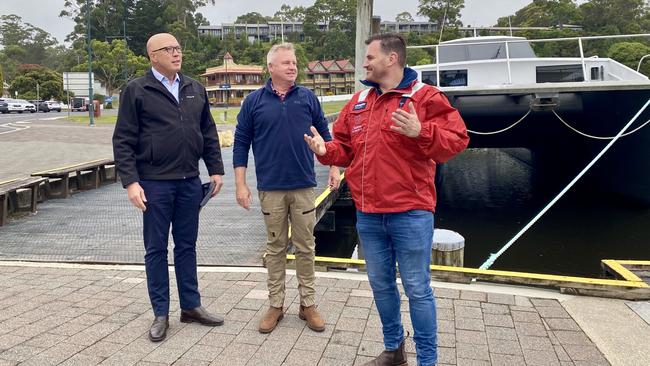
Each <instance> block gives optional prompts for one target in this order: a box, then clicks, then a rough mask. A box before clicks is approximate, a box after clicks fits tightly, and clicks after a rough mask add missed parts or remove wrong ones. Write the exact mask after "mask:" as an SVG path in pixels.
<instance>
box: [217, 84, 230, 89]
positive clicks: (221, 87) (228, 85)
mask: <svg viewBox="0 0 650 366" xmlns="http://www.w3.org/2000/svg"><path fill="white" fill-rule="evenodd" d="M219 89H230V84H221V85H219Z"/></svg>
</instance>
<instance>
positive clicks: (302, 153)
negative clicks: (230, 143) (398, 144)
mask: <svg viewBox="0 0 650 366" xmlns="http://www.w3.org/2000/svg"><path fill="white" fill-rule="evenodd" d="M267 64H268V69H269V73H270V74H271V78H270V79H269V80H268V81H267V83H266V86H264V87H263V88H261V89H258V90H256V91H255V92H253V93H251V94H250V95H249V96H247V97H246V99H245V100H244V104H243V105H242V108H241V111H240V112H239V115H238V116H237V129H236V131H235V145H234V147H233V165H234V168H235V184H236V186H237V187H236V188H237V193H236V194H237V203H239V205H240V206H242V207H243V208H245V209H246V210H248V209H250V205H251V201H252V195H251V191H250V189H249V188H248V185H247V184H246V167H247V165H248V151H249V149H250V146H251V144H252V145H253V155H254V157H255V173H256V175H257V190H258V192H259V198H260V204H261V207H262V213H263V214H264V222H265V224H266V233H267V242H266V244H267V245H266V267H267V269H268V280H267V285H268V289H269V301H270V307H269V309H268V311H267V312H266V314H265V315H264V317H263V318H262V320H261V322H260V326H259V331H260V332H262V333H270V332H271V331H273V329H275V327H276V325H277V324H278V322H279V321H280V320H281V319H282V317H283V315H284V311H283V306H284V296H285V268H286V261H287V245H288V243H289V235H288V231H289V223H288V222H289V221H291V242H292V244H293V245H294V247H295V248H296V275H297V277H298V292H299V293H300V310H299V313H298V315H299V317H300V318H301V319H303V320H306V321H307V326H308V327H309V328H310V329H312V330H314V331H317V332H322V331H323V330H325V322H324V321H323V319H322V317H321V316H320V314H319V313H318V311H317V310H316V305H315V302H314V294H315V290H314V277H315V275H314V253H315V246H316V245H315V241H314V235H313V230H314V225H315V223H316V212H315V211H316V208H315V207H314V187H316V176H315V174H314V154H313V153H312V151H311V150H310V149H309V147H308V146H307V145H306V144H305V143H304V140H303V134H305V133H309V128H310V127H311V126H314V127H315V128H316V130H318V132H319V133H320V134H321V135H322V136H323V138H324V139H325V140H331V136H330V133H329V130H328V129H327V121H326V120H325V118H324V116H323V110H322V109H321V106H320V103H319V102H318V98H316V96H315V95H314V93H313V92H312V91H310V90H309V89H307V88H304V87H301V86H298V85H296V83H295V82H296V77H297V75H298V68H297V64H296V55H295V51H294V48H293V45H292V44H291V43H283V44H278V45H274V46H273V47H272V48H271V50H270V51H269V53H268V55H267ZM339 182H340V176H339V170H338V168H337V167H332V168H331V169H330V173H329V182H328V184H329V186H330V188H331V189H336V188H338V185H339Z"/></svg>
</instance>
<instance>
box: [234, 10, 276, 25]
mask: <svg viewBox="0 0 650 366" xmlns="http://www.w3.org/2000/svg"><path fill="white" fill-rule="evenodd" d="M269 20H272V18H271V17H265V16H264V15H262V14H260V13H258V12H256V11H252V12H250V13H246V14H244V15H240V16H238V17H237V19H235V23H237V24H266V23H268V21H269Z"/></svg>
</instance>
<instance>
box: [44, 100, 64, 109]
mask: <svg viewBox="0 0 650 366" xmlns="http://www.w3.org/2000/svg"><path fill="white" fill-rule="evenodd" d="M45 104H47V106H48V108H49V110H51V111H57V112H61V103H59V102H57V101H56V100H48V101H46V102H45Z"/></svg>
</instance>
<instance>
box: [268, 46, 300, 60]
mask: <svg viewBox="0 0 650 366" xmlns="http://www.w3.org/2000/svg"><path fill="white" fill-rule="evenodd" d="M278 50H287V51H291V52H293V53H296V49H295V48H294V47H293V43H289V42H285V43H279V44H274V45H273V47H271V49H270V50H269V53H267V54H266V64H267V65H268V64H270V63H271V59H272V58H273V55H274V54H275V53H276V52H278Z"/></svg>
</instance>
